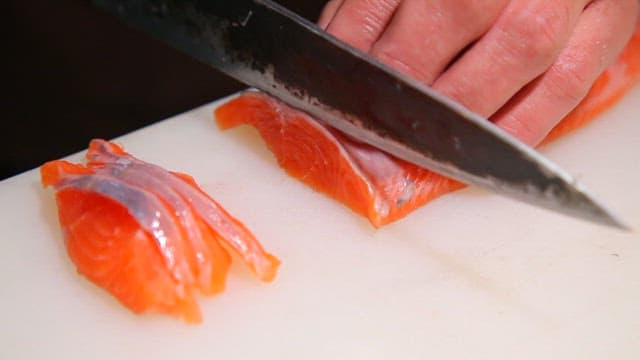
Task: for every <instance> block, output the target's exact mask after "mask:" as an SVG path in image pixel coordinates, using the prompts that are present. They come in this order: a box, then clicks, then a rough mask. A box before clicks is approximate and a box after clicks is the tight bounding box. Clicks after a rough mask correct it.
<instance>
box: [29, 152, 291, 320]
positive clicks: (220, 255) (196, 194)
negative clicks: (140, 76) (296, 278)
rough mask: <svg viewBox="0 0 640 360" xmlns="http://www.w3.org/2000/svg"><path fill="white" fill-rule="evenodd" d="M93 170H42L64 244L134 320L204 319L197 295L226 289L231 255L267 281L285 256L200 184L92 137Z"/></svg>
mask: <svg viewBox="0 0 640 360" xmlns="http://www.w3.org/2000/svg"><path fill="white" fill-rule="evenodd" d="M87 160H88V163H87V165H86V166H83V165H79V164H73V163H70V162H67V161H64V160H56V161H51V162H48V163H46V164H44V165H43V166H42V167H41V168H40V172H41V178H42V184H43V185H44V186H53V187H54V188H55V190H56V202H57V206H58V215H59V221H60V225H61V227H62V229H63V232H64V237H65V245H66V247H67V251H68V253H69V256H70V257H71V259H72V261H73V262H74V263H75V265H76V267H77V269H78V272H80V273H81V274H83V275H84V276H86V277H87V278H89V279H90V280H91V281H92V282H94V283H96V284H97V285H99V286H101V287H103V288H104V289H106V290H107V291H109V292H110V293H111V294H112V295H113V296H115V297H116V298H117V299H118V300H119V301H120V302H121V303H122V304H124V305H125V306H126V307H128V308H129V309H131V310H132V311H133V312H135V313H141V312H158V313H164V314H169V315H173V316H175V317H178V318H182V319H183V320H184V321H186V322H191V323H195V322H200V321H201V320H202V317H201V314H200V310H199V307H198V304H197V303H196V300H195V298H194V292H195V291H200V292H201V293H203V294H206V295H212V294H216V293H219V292H221V291H223V290H224V287H225V279H226V276H227V272H228V269H229V266H230V264H231V257H230V255H229V253H228V249H229V250H231V251H234V252H235V253H236V254H238V255H239V256H240V258H241V259H242V260H243V262H244V263H245V264H247V265H248V266H249V268H250V269H251V270H252V271H253V273H255V275H256V276H257V277H258V278H259V279H260V280H263V281H271V280H273V278H274V277H275V275H276V271H277V268H278V265H279V261H278V259H276V258H275V257H274V256H273V255H271V254H269V253H267V252H265V251H264V250H263V248H262V246H261V245H260V243H259V242H258V241H257V240H256V238H255V236H254V235H253V234H252V233H251V232H250V231H249V230H248V229H247V228H246V227H245V226H244V225H243V224H242V223H241V222H239V221H238V220H237V219H235V218H233V217H232V216H231V215H230V214H229V213H227V212H226V211H225V210H224V209H223V208H222V207H221V206H220V205H219V204H218V203H217V202H216V201H214V200H213V199H212V198H211V197H209V196H208V195H207V194H205V193H204V191H202V189H200V187H198V185H197V184H196V182H195V181H194V180H193V178H191V177H190V176H188V175H186V174H181V173H175V172H169V171H167V170H164V169H163V168H161V167H159V166H156V165H153V164H149V163H146V162H144V161H142V160H139V159H137V158H135V157H133V156H131V155H130V154H128V153H126V152H125V151H124V150H123V149H122V148H120V147H119V146H117V145H116V144H113V143H110V142H107V141H104V140H92V141H91V143H90V145H89V150H88V152H87Z"/></svg>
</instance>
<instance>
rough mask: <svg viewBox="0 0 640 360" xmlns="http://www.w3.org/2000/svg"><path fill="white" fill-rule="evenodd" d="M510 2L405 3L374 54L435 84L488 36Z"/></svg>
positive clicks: (446, 0) (448, 0)
mask: <svg viewBox="0 0 640 360" xmlns="http://www.w3.org/2000/svg"><path fill="white" fill-rule="evenodd" d="M507 3H508V0H493V1H474V0H456V1H451V0H438V1H425V0H405V1H403V2H402V3H401V4H400V6H399V7H398V9H397V10H396V12H395V14H394V15H393V19H392V20H391V21H390V22H389V24H388V25H387V28H386V29H385V30H384V33H383V34H382V35H381V36H380V38H379V39H378V40H377V41H376V42H375V44H374V45H373V46H372V48H371V50H370V53H371V54H372V55H373V56H374V57H376V58H378V59H380V60H381V61H382V62H384V63H386V64H387V65H389V66H391V67H393V68H395V69H397V70H399V71H401V72H403V73H405V74H407V75H409V76H411V77H413V78H415V79H417V80H419V81H421V82H422V83H425V84H431V83H433V81H434V80H435V78H436V77H437V76H438V75H439V74H440V73H441V72H442V71H443V70H444V68H445V67H446V66H447V65H448V64H449V62H451V60H452V59H454V58H455V57H456V56H457V55H458V54H459V53H460V51H462V50H463V49H464V48H465V47H467V46H468V45H469V44H470V43H472V42H473V41H475V40H476V39H478V38H479V37H480V36H481V35H482V34H483V33H485V32H486V31H487V30H488V29H489V27H490V26H491V25H492V24H493V23H494V21H495V20H496V19H497V17H498V15H499V14H500V11H501V10H502V8H503V7H504V6H505V5H506V4H507Z"/></svg>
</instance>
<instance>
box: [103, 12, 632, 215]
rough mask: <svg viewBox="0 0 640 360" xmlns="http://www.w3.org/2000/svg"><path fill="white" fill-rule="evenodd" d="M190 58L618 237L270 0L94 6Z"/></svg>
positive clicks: (560, 178) (436, 104) (413, 90)
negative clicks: (593, 224) (597, 225)
mask: <svg viewBox="0 0 640 360" xmlns="http://www.w3.org/2000/svg"><path fill="white" fill-rule="evenodd" d="M93 2H94V3H95V4H97V5H98V6H99V7H101V8H103V9H105V10H107V11H109V12H111V13H113V14H114V15H116V16H117V17H119V18H120V19H122V20H124V21H125V22H126V23H129V24H130V25H132V26H134V27H137V28H140V29H142V30H144V31H146V32H148V33H150V34H152V35H154V36H156V37H158V38H160V39H161V40H163V41H165V42H167V43H168V44H170V45H172V46H173V47H175V48H177V49H179V50H182V51H184V52H186V53H187V54H189V55H191V56H192V57H194V58H196V59H198V60H200V61H202V62H204V63H206V64H209V65H212V66H213V67H215V68H217V69H219V70H221V71H223V72H224V73H226V74H228V75H230V76H232V77H234V78H236V79H238V80H240V81H243V82H245V83H246V84H248V85H250V86H253V87H256V88H258V89H260V90H262V91H265V92H267V93H269V94H270V95H272V96H275V97H277V98H279V99H281V100H283V101H285V102H286V103H288V104H290V105H292V106H294V107H297V108H300V109H302V110H304V111H306V112H308V113H310V114H312V115H313V116H315V117H317V118H319V119H321V120H323V121H325V122H326V123H328V124H330V125H331V126H333V127H336V128H338V129H339V130H341V131H343V132H345V133H347V134H349V135H351V136H353V137H354V138H357V139H360V140H362V141H364V142H367V143H369V144H372V145H373V146H376V147H378V148H380V149H382V150H384V151H387V152H389V153H391V154H393V155H395V156H397V157H399V158H402V159H405V160H407V161H410V162H413V163H415V164H418V165H420V166H423V167H426V168H429V169H432V170H434V171H436V172H439V173H442V174H444V175H447V176H450V177H452V178H455V179H458V180H460V181H462V182H465V183H467V184H473V185H477V186H479V187H482V188H484V189H488V190H490V191H492V192H496V193H499V194H503V195H507V196H510V197H513V198H516V199H520V200H523V201H525V202H527V203H530V204H534V205H538V206H542V207H545V208H549V209H552V210H555V211H559V212H562V213H565V214H569V215H573V216H576V217H580V218H584V219H587V220H591V221H594V222H597V223H601V224H605V225H610V226H615V227H618V228H626V227H625V226H624V225H623V224H622V223H621V221H620V220H618V219H617V218H616V217H615V216H613V215H612V214H611V213H610V212H609V211H607V210H606V209H605V208H604V207H603V206H601V205H600V204H598V203H597V202H596V201H595V200H594V199H593V198H592V197H591V196H590V195H589V194H587V192H586V191H585V190H584V189H583V188H582V187H581V186H579V184H577V182H576V181H575V180H574V179H573V178H572V177H571V176H570V175H568V174H567V173H566V172H564V171H562V170H561V169H559V168H558V167H557V166H555V165H553V164H552V163H551V162H549V161H548V160H546V159H545V158H544V157H542V156H541V155H540V154H538V153H537V152H535V151H534V150H532V149H530V148H529V147H527V146H526V145H524V144H522V143H520V142H519V141H518V140H516V139H515V138H513V137H511V136H509V135H508V134H506V133H505V132H503V131H501V130H500V129H498V128H497V127H495V126H494V125H492V124H491V123H490V122H489V121H487V120H486V119H483V118H481V117H479V116H477V115H475V114H473V113H472V112H470V111H468V110H467V109H465V108H463V107H462V106H460V105H459V104H457V103H456V102H454V101H451V100H449V99H447V98H445V97H443V96H441V95H439V94H437V93H435V92H434V91H432V90H431V89H430V88H428V87H426V86H424V85H422V84H420V83H418V82H417V81H414V80H413V79H411V78H408V77H406V76H403V75H402V74H400V73H398V72H396V71H394V70H393V69H391V68H389V67H387V66H385V65H383V64H381V63H380V62H378V61H376V60H375V59H373V58H371V57H370V56H368V55H366V54H364V53H361V52H359V51H357V50H355V49H353V48H351V47H349V46H347V45H345V44H343V43H342V42H340V41H338V40H337V39H335V38H333V37H331V36H329V35H327V34H326V33H325V32H323V31H322V30H321V29H319V28H318V27H316V26H315V25H314V24H312V23H310V22H308V21H306V20H304V19H302V18H301V17H299V16H297V15H295V14H293V13H292V12H290V11H288V10H287V9H285V8H283V7H281V6H279V5H277V4H275V3H273V2H272V1H270V0H233V1H229V0H203V1H199V0H130V1H126V0H94V1H93Z"/></svg>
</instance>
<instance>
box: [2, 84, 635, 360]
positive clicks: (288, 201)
mask: <svg viewBox="0 0 640 360" xmlns="http://www.w3.org/2000/svg"><path fill="white" fill-rule="evenodd" d="M639 99H640V87H636V88H635V89H633V90H632V91H631V92H630V93H629V94H628V95H627V96H626V97H625V98H624V99H623V101H622V102H621V103H620V104H619V105H618V106H616V107H615V108H613V109H611V110H610V111H608V112H607V113H605V114H604V115H602V116H601V118H600V119H599V120H598V121H597V122H595V123H593V124H591V125H589V126H587V127H586V128H583V129H580V130H578V131H576V132H575V133H573V134H571V135H569V136H567V137H566V138H564V139H561V140H560V141H558V142H557V143H555V144H552V145H550V146H546V147H545V148H543V149H542V151H543V153H544V154H546V155H547V156H548V157H549V158H551V159H553V160H554V161H555V162H557V163H558V164H559V165H561V166H563V167H565V168H566V169H568V170H569V171H570V172H571V173H573V174H575V175H577V176H578V178H580V180H582V182H583V183H584V184H585V185H586V186H587V187H588V188H590V189H591V190H592V191H593V193H595V194H596V195H597V196H598V197H599V198H600V199H602V200H603V201H605V202H606V203H607V204H609V205H610V206H611V207H612V208H613V209H614V210H615V211H616V212H617V213H619V214H620V215H621V216H622V217H623V218H624V219H625V220H626V221H627V222H628V223H630V224H631V225H632V226H633V227H634V228H636V229H640V190H638V184H640V167H639V166H638V155H639V149H640V121H638V120H640V103H639V102H638V101H639ZM218 104H219V102H214V103H211V104H208V105H205V106H203V107H200V108H197V109H194V110H193V111H189V112H186V113H184V114H181V115H178V116H176V117H174V118H171V119H168V120H165V121H162V122H160V123H157V124H155V125H153V126H150V127H147V128H144V129H142V130H139V131H136V132H134V133H131V134H128V135H126V136H123V137H121V138H119V139H116V141H117V142H118V143H120V144H122V145H124V147H125V148H126V149H127V150H128V151H130V152H131V153H133V154H135V155H136V156H138V157H140V158H142V159H145V160H147V161H150V162H154V163H157V164H159V165H161V166H164V167H166V168H168V169H173V170H178V171H183V172H187V173H190V174H192V175H193V176H195V178H196V179H197V180H198V181H199V182H200V184H201V185H202V187H203V188H204V189H205V190H206V191H207V192H209V193H210V194H211V195H212V196H213V197H215V198H216V199H217V200H218V201H219V202H221V203H222V204H223V205H224V206H225V207H226V208H227V210H229V211H230V212H231V213H232V214H234V215H236V216H237V217H239V218H241V219H242V220H243V221H244V223H245V224H246V225H247V226H248V227H249V228H251V229H252V230H253V232H254V233H255V234H256V235H257V236H258V237H259V238H260V239H261V241H262V242H263V244H264V246H265V247H266V248H267V249H268V250H269V251H270V252H273V253H274V254H276V255H277V256H278V257H279V258H280V259H281V260H282V266H281V268H280V272H279V275H278V277H277V279H276V281H275V282H273V283H271V284H263V283H260V282H259V281H257V280H256V279H255V278H254V277H252V275H251V274H250V273H249V271H248V270H247V269H246V268H245V267H243V266H242V264H240V263H239V262H236V263H234V265H233V268H232V271H231V273H230V276H229V282H228V288H227V290H226V292H224V293H223V294H221V295H219V296H215V297H208V298H206V297H202V298H200V299H199V301H200V304H201V307H202V312H203V315H204V322H203V323H202V324H201V325H195V326H193V325H185V324H183V323H182V322H180V321H177V320H174V319H172V318H168V317H163V316H159V315H145V316H136V315H133V314H132V313H130V312H129V311H128V310H126V309H125V308H124V307H122V306H121V305H120V304H119V303H118V302H117V301H116V300H114V299H113V298H112V297H111V296H110V295H108V294H107V293H106V292H104V291H103V290H101V289H99V288H98V287H96V286H94V285H93V284H91V283H90V282H89V281H87V280H86V279H84V278H83V277H81V276H80V275H78V274H77V273H76V271H75V269H74V266H73V264H72V263H71V262H70V260H69V259H68V257H67V255H66V252H65V249H64V246H63V238H62V234H61V231H60V229H59V227H58V225H57V217H56V208H55V203H54V198H53V192H52V191H51V190H48V189H47V190H44V189H42V188H41V187H40V185H39V181H38V173H37V171H35V170H33V171H29V172H26V173H24V174H21V175H19V176H16V177H13V178H10V179H8V180H5V181H3V182H1V183H0V200H1V202H0V222H1V225H2V227H1V228H2V231H3V235H4V236H3V237H2V239H1V240H0V257H1V258H0V283H1V284H2V296H0V309H1V310H0V311H1V318H2V322H1V324H2V325H1V330H0V358H2V359H24V358H30V359H43V358H65V359H122V358H132V359H145V358H149V359H151V358H153V359H176V358H181V359H185V360H186V359H255V358H268V359H354V358H367V359H425V358H433V359H471V358H473V359H515V358H517V359H552V358H553V359H637V358H639V357H640V237H639V236H638V235H637V233H625V232H620V231H616V230H612V229H608V228H604V227H599V226H596V225H592V224H588V223H585V222H582V221H579V220H574V219H571V218H568V217H564V216H561V215H556V214H553V213H550V212H546V211H543V210H539V209H537V208H533V207H530V206H527V205H524V204H520V203H517V202H514V201H511V200H508V199H503V198H501V197H499V196H496V195H492V194H489V193H486V192H484V191H481V190H478V189H476V188H468V189H465V190H462V191H458V192H456V193H453V194H450V195H447V196H445V197H442V198H440V199H438V200H436V201H434V202H432V203H430V204H428V205H427V206H424V207H423V208H421V209H419V210H417V211H415V212H414V213H412V214H411V215H409V216H408V217H407V218H405V219H403V220H401V221H398V222H396V223H393V224H391V225H388V226H386V227H383V228H382V229H379V230H375V229H373V228H372V227H371V226H370V225H369V223H368V222H367V221H366V220H364V219H363V218H362V217H360V216H358V215H356V214H354V213H353V212H351V211H350V210H349V209H347V208H345V207H344V206H342V205H341V204H339V203H337V202H335V201H333V200H331V199H329V198H327V197H325V196H323V195H321V194H318V193H316V192H314V191H312V190H310V189H309V188H307V187H305V186H304V185H302V184H301V183H299V182H297V181H296V180H294V179H292V178H290V177H288V176H287V175H285V174H284V172H283V171H282V170H281V169H280V168H279V167H278V166H277V163H276V162H275V160H274V158H273V157H272V155H271V154H270V153H269V152H268V151H267V150H266V148H265V146H264V144H263V143H262V141H261V140H260V138H259V137H258V135H257V132H256V131H255V130H253V129H251V128H249V127H242V128H237V129H233V130H228V131H224V132H223V131H220V130H219V129H218V128H217V127H216V126H215V124H214V122H213V118H212V112H213V110H214V108H215V107H216V106H217V105H218ZM70 158H71V159H72V160H78V161H79V160H81V158H82V155H80V154H76V155H72V156H70Z"/></svg>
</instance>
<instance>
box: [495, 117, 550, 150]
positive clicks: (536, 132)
mask: <svg viewBox="0 0 640 360" xmlns="http://www.w3.org/2000/svg"><path fill="white" fill-rule="evenodd" d="M501 127H502V129H503V130H505V131H506V132H508V133H509V134H511V135H513V136H515V137H516V138H518V139H520V140H521V141H522V142H524V143H525V144H528V145H532V146H533V145H536V144H537V143H538V142H540V140H541V139H542V138H543V137H544V135H545V134H546V132H547V131H548V130H547V129H545V128H543V127H542V126H541V125H540V123H539V122H536V121H535V120H534V119H532V118H531V117H530V116H524V117H523V116H520V115H517V114H508V115H507V116H506V118H505V119H504V121H503V122H502V124H501Z"/></svg>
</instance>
